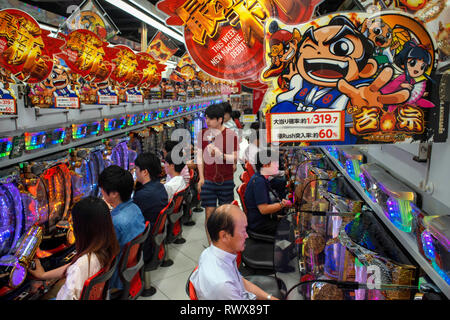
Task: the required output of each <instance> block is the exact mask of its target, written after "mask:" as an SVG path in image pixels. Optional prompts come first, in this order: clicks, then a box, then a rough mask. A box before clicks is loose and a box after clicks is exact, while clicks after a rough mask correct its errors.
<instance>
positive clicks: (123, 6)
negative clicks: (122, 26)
mask: <svg viewBox="0 0 450 320" xmlns="http://www.w3.org/2000/svg"><path fill="white" fill-rule="evenodd" d="M106 2H108V3H110V4H112V5H113V6H116V7H117V8H119V9H122V10H123V11H125V12H127V13H129V14H131V15H132V16H135V17H136V18H138V19H139V20H141V21H143V22H145V23H147V24H148V25H150V26H152V27H154V28H156V29H159V30H160V31H162V32H164V33H165V34H167V35H168V36H171V37H172V38H174V39H176V40H178V41H180V42H183V43H184V37H183V36H181V35H180V34H179V33H177V32H175V31H173V30H172V29H169V28H168V27H167V26H166V25H164V24H162V23H161V22H159V21H157V20H156V19H154V18H152V17H150V16H149V15H147V14H145V13H143V12H142V11H140V10H138V9H136V8H135V7H133V6H131V5H129V4H128V3H125V2H123V1H121V0H106Z"/></svg>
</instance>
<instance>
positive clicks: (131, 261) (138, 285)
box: [118, 221, 150, 300]
mask: <svg viewBox="0 0 450 320" xmlns="http://www.w3.org/2000/svg"><path fill="white" fill-rule="evenodd" d="M149 233H150V222H149V221H147V222H146V224H145V229H144V232H143V233H141V234H140V235H138V236H137V237H136V238H134V239H133V240H131V241H130V242H128V243H127V244H125V246H124V247H123V249H122V252H123V253H122V257H121V259H120V262H119V277H120V280H122V283H123V290H121V291H119V293H118V294H120V299H121V300H135V299H137V298H138V297H139V296H140V294H141V293H142V291H143V290H144V285H143V280H144V252H143V246H144V243H145V241H146V240H147V237H148V235H149Z"/></svg>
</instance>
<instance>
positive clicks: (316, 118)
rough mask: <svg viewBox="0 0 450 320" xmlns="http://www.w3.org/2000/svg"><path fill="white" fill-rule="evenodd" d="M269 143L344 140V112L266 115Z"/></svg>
mask: <svg viewBox="0 0 450 320" xmlns="http://www.w3.org/2000/svg"><path fill="white" fill-rule="evenodd" d="M267 117H268V119H267V123H268V124H269V130H268V133H267V134H268V137H267V138H268V140H269V142H296V141H299V142H308V141H338V140H344V112H343V111H330V112H298V113H278V114H277V113H273V114H267Z"/></svg>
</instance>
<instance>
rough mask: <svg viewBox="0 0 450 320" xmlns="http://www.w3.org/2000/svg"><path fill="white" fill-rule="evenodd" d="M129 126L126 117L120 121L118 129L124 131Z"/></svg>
mask: <svg viewBox="0 0 450 320" xmlns="http://www.w3.org/2000/svg"><path fill="white" fill-rule="evenodd" d="M126 124H127V119H126V118H125V117H120V119H119V120H118V121H117V128H118V129H122V128H124V127H125V125H126Z"/></svg>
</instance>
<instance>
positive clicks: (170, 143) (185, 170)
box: [162, 140, 191, 185]
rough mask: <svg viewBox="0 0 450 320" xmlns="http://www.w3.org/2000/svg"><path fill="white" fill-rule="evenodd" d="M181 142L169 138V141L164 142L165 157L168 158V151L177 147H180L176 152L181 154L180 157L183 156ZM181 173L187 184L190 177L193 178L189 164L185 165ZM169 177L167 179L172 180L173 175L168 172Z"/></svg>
mask: <svg viewBox="0 0 450 320" xmlns="http://www.w3.org/2000/svg"><path fill="white" fill-rule="evenodd" d="M179 143H180V142H177V141H173V140H167V141H166V142H165V143H164V146H163V148H162V152H163V157H164V158H166V156H167V154H168V153H171V152H172V150H173V149H174V148H175V147H176V148H178V149H175V152H178V153H177V154H179V155H180V157H181V153H182V152H183V151H182V148H181V144H180V145H178V144H179ZM166 174H167V171H166ZM180 175H181V176H182V177H183V179H184V182H185V184H186V185H187V184H188V183H189V181H190V179H191V175H190V173H189V168H188V166H187V165H185V166H184V167H183V169H182V170H181V172H180ZM167 178H168V179H167V180H170V179H171V178H172V176H171V175H170V174H168V175H167Z"/></svg>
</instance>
